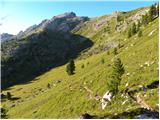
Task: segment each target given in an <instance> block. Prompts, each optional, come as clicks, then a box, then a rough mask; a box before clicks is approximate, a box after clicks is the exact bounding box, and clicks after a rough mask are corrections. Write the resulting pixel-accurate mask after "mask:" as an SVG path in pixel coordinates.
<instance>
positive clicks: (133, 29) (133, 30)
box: [132, 23, 137, 35]
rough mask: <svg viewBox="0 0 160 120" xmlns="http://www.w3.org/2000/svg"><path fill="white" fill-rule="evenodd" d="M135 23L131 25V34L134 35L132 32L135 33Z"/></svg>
mask: <svg viewBox="0 0 160 120" xmlns="http://www.w3.org/2000/svg"><path fill="white" fill-rule="evenodd" d="M136 32H137V31H136V24H135V23H133V25H132V35H134V34H136Z"/></svg>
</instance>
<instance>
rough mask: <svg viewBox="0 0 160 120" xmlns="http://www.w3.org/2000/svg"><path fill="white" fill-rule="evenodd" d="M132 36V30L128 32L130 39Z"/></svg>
mask: <svg viewBox="0 0 160 120" xmlns="http://www.w3.org/2000/svg"><path fill="white" fill-rule="evenodd" d="M131 36H132V30H131V28H130V29H129V30H128V38H130V37H131Z"/></svg>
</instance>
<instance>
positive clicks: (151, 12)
mask: <svg viewBox="0 0 160 120" xmlns="http://www.w3.org/2000/svg"><path fill="white" fill-rule="evenodd" d="M155 15H156V5H152V6H151V7H150V9H149V20H150V21H149V22H151V21H153V20H154V16H155Z"/></svg>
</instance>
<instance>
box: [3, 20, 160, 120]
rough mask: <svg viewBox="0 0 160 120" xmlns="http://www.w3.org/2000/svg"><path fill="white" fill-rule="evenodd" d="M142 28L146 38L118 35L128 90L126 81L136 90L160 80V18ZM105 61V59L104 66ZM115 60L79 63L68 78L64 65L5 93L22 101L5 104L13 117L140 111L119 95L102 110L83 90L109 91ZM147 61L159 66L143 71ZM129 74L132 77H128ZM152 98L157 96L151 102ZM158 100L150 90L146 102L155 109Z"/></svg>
mask: <svg viewBox="0 0 160 120" xmlns="http://www.w3.org/2000/svg"><path fill="white" fill-rule="evenodd" d="M142 29H143V30H142V31H143V37H141V38H138V37H137V36H136V35H135V36H133V37H131V38H130V39H125V38H124V35H120V34H117V36H119V37H121V38H122V40H121V44H123V45H124V46H123V47H122V48H120V49H119V50H118V52H119V54H118V55H117V56H116V57H120V58H121V60H122V62H123V63H124V67H125V70H126V72H125V75H124V76H123V80H122V82H121V86H120V88H121V89H123V88H124V86H125V84H126V82H129V84H136V86H135V87H137V86H138V85H147V84H150V83H151V82H153V81H155V80H158V64H157V63H158V19H157V20H155V21H153V22H152V23H151V24H149V25H148V26H146V27H145V28H142ZM154 29H157V30H156V32H154V33H153V35H151V36H148V35H149V33H150V32H151V31H153V30H154ZM97 34H98V33H97ZM108 39H109V37H108ZM94 40H96V39H93V41H94ZM102 41H103V40H102ZM98 43H100V42H98ZM131 44H133V46H132V45H131ZM110 51H112V50H110ZM102 58H104V59H105V63H104V64H102V63H100V61H101V59H102ZM113 58H114V55H113V54H112V53H111V54H110V55H107V53H106V52H102V53H99V54H97V55H94V56H90V57H88V58H86V59H82V60H76V74H75V75H73V76H68V75H67V73H66V72H65V66H60V67H57V68H55V69H52V70H51V71H49V72H46V73H45V74H43V75H41V76H38V77H37V78H35V79H34V80H33V81H32V82H31V83H28V84H24V85H16V86H14V87H12V88H10V90H5V91H3V92H7V91H10V92H11V93H12V94H13V95H14V96H15V97H21V99H19V100H16V101H6V102H4V103H3V104H4V105H5V106H6V107H7V108H8V109H9V112H8V115H9V117H10V118H78V117H79V115H81V114H82V113H85V112H88V113H90V114H94V115H98V116H103V115H107V114H115V113H122V112H124V111H130V110H133V109H135V108H138V107H139V106H138V105H137V104H136V103H134V102H133V101H131V100H130V99H128V102H127V103H126V104H124V105H122V102H123V101H124V99H125V98H122V97H121V96H120V95H118V96H117V97H116V98H114V99H113V102H112V104H111V105H109V106H108V107H106V109H105V110H104V111H102V110H101V106H100V105H101V104H100V102H97V101H94V100H90V99H89V97H88V94H87V92H86V91H85V90H84V89H83V87H82V86H88V87H89V88H90V89H92V90H93V91H94V93H95V94H96V92H97V93H98V94H100V95H103V94H104V93H105V92H106V90H107V85H106V81H107V76H108V75H109V73H110V71H111V70H112V67H111V66H110V65H112V64H113ZM146 61H155V63H154V64H153V65H151V66H149V67H145V68H142V69H140V65H141V64H144V63H145V62H146ZM82 64H84V68H81V66H82ZM127 73H130V74H131V75H130V76H127V75H126V74H127ZM134 73H135V74H134ZM56 80H61V82H60V83H57V84H56V86H52V88H51V89H48V88H47V84H48V83H50V84H52V85H53V84H54V83H55V81H56ZM40 89H42V90H40ZM42 91H44V92H42ZM157 91H158V89H155V90H154V92H155V93H156V92H157ZM143 94H144V93H143ZM151 95H152V96H153V97H152V99H149V98H150V97H151ZM157 98H158V94H151V91H150V90H148V91H147V96H146V98H145V99H146V101H147V102H148V103H149V104H150V105H151V106H153V107H154V108H155V107H156V106H157V105H156V104H157V103H158V99H157ZM117 99H118V100H117ZM13 105H15V107H13ZM11 106H12V107H11ZM126 108H127V109H126Z"/></svg>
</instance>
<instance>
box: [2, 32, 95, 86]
mask: <svg viewBox="0 0 160 120" xmlns="http://www.w3.org/2000/svg"><path fill="white" fill-rule="evenodd" d="M33 38H34V39H33ZM81 39H85V41H83V42H82V41H81ZM91 45H92V42H91V41H90V40H89V39H88V38H85V37H83V36H80V35H75V34H72V33H68V32H67V33H66V32H65V33H63V32H58V31H49V30H45V31H43V32H40V33H36V34H32V35H30V36H28V37H26V38H24V39H17V40H16V39H15V40H11V41H5V42H3V43H2V49H1V50H2V67H1V70H2V89H4V88H7V87H9V86H13V85H15V84H21V83H26V82H28V81H30V80H32V79H33V78H34V77H36V76H38V75H40V74H42V73H43V72H46V71H48V70H50V69H51V68H54V67H57V66H60V65H64V64H66V63H67V62H68V60H69V59H71V58H76V57H77V55H78V54H79V52H81V51H82V50H84V49H86V48H89V47H91ZM15 47H16V48H17V49H19V50H18V51H17V52H16V54H13V50H12V49H15Z"/></svg>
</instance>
